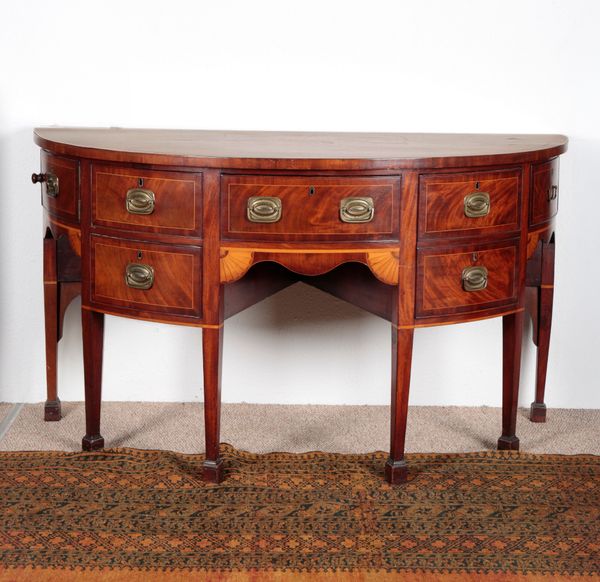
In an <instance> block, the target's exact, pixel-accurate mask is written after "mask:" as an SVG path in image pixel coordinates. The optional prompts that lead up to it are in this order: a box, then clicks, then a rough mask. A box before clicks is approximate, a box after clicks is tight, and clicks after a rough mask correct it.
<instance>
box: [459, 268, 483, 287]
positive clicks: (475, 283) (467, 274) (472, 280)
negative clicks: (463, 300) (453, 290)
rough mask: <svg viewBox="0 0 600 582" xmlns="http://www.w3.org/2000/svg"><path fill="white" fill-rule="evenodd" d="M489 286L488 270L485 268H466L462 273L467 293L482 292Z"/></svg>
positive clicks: (463, 284)
mask: <svg viewBox="0 0 600 582" xmlns="http://www.w3.org/2000/svg"><path fill="white" fill-rule="evenodd" d="M487 284H488V270H487V269H486V268H485V267H479V266H478V267H466V268H465V269H463V272H462V286H463V289H464V290H465V291H482V290H483V289H485V288H486V287H487Z"/></svg>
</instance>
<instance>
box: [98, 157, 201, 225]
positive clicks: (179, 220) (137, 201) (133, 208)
mask: <svg viewBox="0 0 600 582" xmlns="http://www.w3.org/2000/svg"><path fill="white" fill-rule="evenodd" d="M92 224H94V225H97V226H108V227H113V228H122V229H126V230H142V231H145V232H157V233H164V234H174V235H185V236H200V234H201V226H202V175H201V174H191V173H186V172H168V171H161V172H157V171H153V170H140V169H136V168H128V167H115V166H108V165H94V166H93V167H92Z"/></svg>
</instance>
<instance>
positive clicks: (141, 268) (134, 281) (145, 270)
mask: <svg viewBox="0 0 600 582" xmlns="http://www.w3.org/2000/svg"><path fill="white" fill-rule="evenodd" d="M125 283H126V284H127V286H128V287H131V288H132V289H142V290H143V291H145V290H147V289H150V288H151V287H152V285H154V269H153V268H152V267H151V266H150V265H145V264H144V263H129V264H128V265H127V267H126V268H125Z"/></svg>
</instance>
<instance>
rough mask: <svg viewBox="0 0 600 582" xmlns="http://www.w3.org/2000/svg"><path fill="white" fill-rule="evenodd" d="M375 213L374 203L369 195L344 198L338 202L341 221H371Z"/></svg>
mask: <svg viewBox="0 0 600 582" xmlns="http://www.w3.org/2000/svg"><path fill="white" fill-rule="evenodd" d="M374 214H375V204H374V202H373V198H371V197H370V196H363V197H360V198H344V199H342V201H341V202H340V219H341V220H342V222H354V223H356V222H371V220H373V216H374Z"/></svg>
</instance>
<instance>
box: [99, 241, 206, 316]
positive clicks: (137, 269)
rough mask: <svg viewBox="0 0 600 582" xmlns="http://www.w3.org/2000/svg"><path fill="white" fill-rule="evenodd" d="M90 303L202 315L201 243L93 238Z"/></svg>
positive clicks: (155, 311)
mask: <svg viewBox="0 0 600 582" xmlns="http://www.w3.org/2000/svg"><path fill="white" fill-rule="evenodd" d="M90 251H91V285H90V287H91V301H92V303H94V304H98V305H100V306H103V307H108V308H111V307H117V308H119V309H122V310H129V311H133V312H135V311H142V312H148V313H162V314H169V315H183V316H192V317H199V316H201V315H202V305H201V302H202V293H201V289H202V284H201V279H202V255H201V247H193V246H175V245H161V244H154V243H148V242H141V241H135V240H125V239H117V238H109V237H103V236H97V235H92V236H91V244H90Z"/></svg>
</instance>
